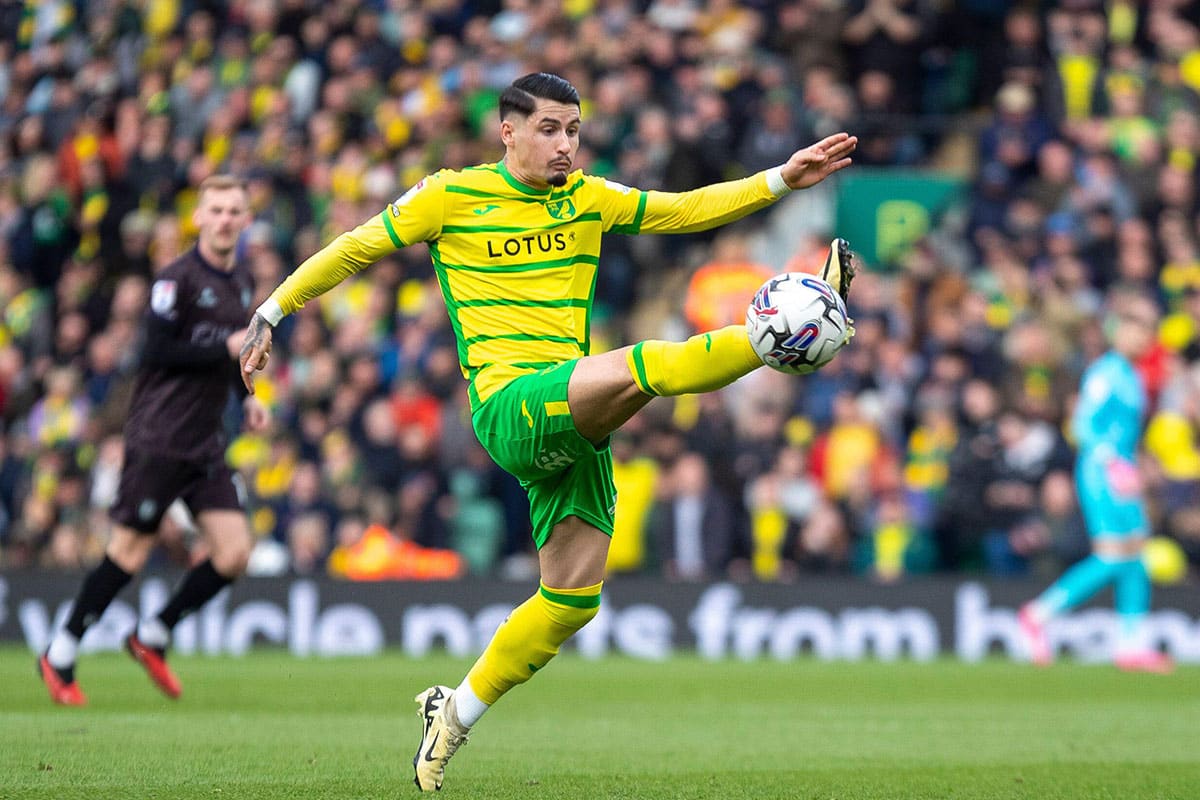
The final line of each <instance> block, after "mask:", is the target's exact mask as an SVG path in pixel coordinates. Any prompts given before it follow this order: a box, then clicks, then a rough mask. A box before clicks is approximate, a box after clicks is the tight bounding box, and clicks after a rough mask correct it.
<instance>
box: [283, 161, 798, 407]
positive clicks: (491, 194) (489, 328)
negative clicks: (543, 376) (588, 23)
mask: <svg viewBox="0 0 1200 800" xmlns="http://www.w3.org/2000/svg"><path fill="white" fill-rule="evenodd" d="M766 176H767V173H759V174H757V175H753V176H751V177H748V178H743V179H741V180H737V181H729V182H726V183H719V184H714V185H712V186H706V187H704V188H701V189H696V190H694V191H690V192H679V193H671V192H657V191H648V192H647V191H642V190H640V189H632V188H630V187H627V186H622V185H621V184H618V183H614V182H612V181H607V180H605V179H603V178H598V177H595V176H592V175H585V174H583V173H582V172H574V173H571V175H569V176H568V178H567V182H566V184H565V185H563V186H562V187H559V188H548V189H534V188H532V187H530V186H526V185H525V184H523V183H522V182H520V181H519V180H517V179H516V178H514V177H513V176H512V174H510V173H509V171H508V169H507V168H506V166H505V164H504V162H500V163H497V164H482V165H479V166H476V167H469V168H467V169H463V170H442V171H440V172H438V173H436V174H434V175H431V176H429V177H427V178H425V179H424V180H422V181H421V182H419V183H417V184H416V185H415V186H413V187H412V188H411V189H409V190H408V191H407V192H405V194H404V195H403V196H402V197H400V198H399V199H398V200H397V201H396V202H394V203H392V204H390V205H389V206H388V207H387V208H386V209H384V210H383V212H382V213H380V214H378V215H377V216H375V217H373V218H371V219H370V220H368V221H367V222H365V223H363V224H362V225H360V226H358V227H357V228H355V229H354V230H352V231H349V232H347V233H344V234H342V235H341V236H339V237H338V238H337V239H335V240H334V241H333V242H331V243H330V244H329V245H328V246H327V247H325V248H324V249H323V250H321V251H320V252H318V253H317V254H315V255H314V256H312V257H311V258H309V259H308V260H307V261H305V262H304V263H303V264H301V265H300V266H299V267H298V268H297V269H296V271H295V272H294V273H292V275H291V276H289V277H288V278H287V280H285V281H284V282H283V283H282V284H281V285H280V286H279V287H278V288H277V289H276V290H275V292H274V293H273V294H272V295H271V300H272V301H274V302H275V303H277V304H278V306H279V309H280V310H281V311H282V313H283V314H290V313H292V312H293V311H296V310H297V309H299V308H300V307H301V306H303V305H304V303H305V302H306V301H307V300H310V299H312V298H313V297H316V296H318V295H320V294H322V293H323V292H325V291H327V290H329V289H330V288H332V287H333V286H335V285H337V284H338V283H339V282H341V281H342V280H344V279H345V278H346V277H348V276H349V275H351V274H353V273H355V272H357V271H359V270H361V269H362V268H364V267H366V266H368V265H370V264H372V263H374V262H375V261H378V260H379V259H380V258H382V257H384V256H386V255H387V254H389V253H391V252H392V251H394V250H396V249H398V248H401V247H405V246H406V245H410V244H413V243H415V242H426V243H428V245H429V251H430V254H431V256H432V259H433V266H434V269H435V270H436V272H437V278H438V283H439V285H440V286H441V290H442V295H443V297H444V298H445V301H446V308H447V310H448V312H449V315H450V322H451V325H452V326H453V328H454V335H455V338H456V339H457V342H458V359H459V363H460V364H461V365H462V371H463V375H464V376H465V377H466V378H467V380H468V381H469V382H470V387H469V393H470V399H471V407H472V409H475V408H478V407H479V405H480V404H481V403H483V402H485V401H486V400H487V399H488V398H489V397H490V396H491V395H492V394H494V393H495V392H496V391H497V390H498V389H500V388H501V387H503V386H504V385H505V384H507V383H508V382H509V381H511V380H513V379H514V378H516V377H517V376H519V375H522V374H525V373H527V372H533V371H536V370H539V369H542V368H545V367H548V366H550V365H552V364H557V363H561V362H563V361H568V360H570V359H573V358H578V357H580V356H584V355H587V354H588V353H589V350H590V347H591V340H590V336H589V327H590V322H591V311H592V299H593V296H594V293H595V287H596V270H597V267H598V265H599V263H600V240H601V235H602V234H603V233H605V232H609V231H611V232H614V233H686V232H690V231H700V230H705V229H708V228H712V227H716V226H718V225H722V224H724V223H726V222H731V221H733V220H735V219H739V218H741V217H743V216H745V215H747V214H749V213H751V212H753V211H756V210H758V209H760V208H763V207H765V206H767V205H769V204H770V203H772V202H773V201H775V200H776V199H777V197H778V195H777V194H776V193H775V192H773V191H772V189H771V187H770V186H769V185H768V179H767V177H766ZM776 185H777V182H776ZM274 321H276V320H272V322H274Z"/></svg>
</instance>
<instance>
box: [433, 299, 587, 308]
mask: <svg viewBox="0 0 1200 800" xmlns="http://www.w3.org/2000/svg"><path fill="white" fill-rule="evenodd" d="M455 305H457V306H458V307H459V308H488V307H490V306H514V307H520V308H587V307H588V306H590V305H591V301H589V300H587V299H584V298H577V297H572V298H568V299H566V300H506V299H503V298H494V297H481V298H479V299H478V300H463V301H462V302H461V303H456V304H455Z"/></svg>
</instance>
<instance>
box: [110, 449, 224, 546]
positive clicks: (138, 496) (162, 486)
mask: <svg viewBox="0 0 1200 800" xmlns="http://www.w3.org/2000/svg"><path fill="white" fill-rule="evenodd" d="M240 481H241V478H240V477H239V476H238V475H237V474H236V473H235V472H234V471H233V470H231V469H230V468H229V466H228V465H227V464H225V462H224V461H223V460H219V461H218V460H214V461H211V462H208V463H197V462H194V461H181V460H179V459H177V458H166V457H164V456H158V455H152V454H150V453H146V452H144V451H138V450H129V449H126V451H125V466H124V467H123V468H122V469H121V482H120V484H119V485H118V487H117V499H116V502H114V503H113V506H112V509H110V510H109V516H110V517H112V519H113V521H114V522H116V523H118V524H120V525H124V526H126V527H128V528H132V529H133V530H135V531H137V532H138V533H145V534H154V533H157V532H158V524H159V523H160V522H162V518H163V514H165V513H166V511H167V507H168V506H170V505H171V503H173V502H175V500H176V499H177V498H179V499H182V500H183V502H184V503H186V504H187V507H188V508H189V509H190V510H191V512H192V513H193V514H199V513H200V512H201V511H210V510H219V509H231V510H235V511H241V510H243V508H244V505H243V503H242V494H243V493H242V492H241V491H239V485H240Z"/></svg>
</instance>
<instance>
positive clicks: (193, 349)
mask: <svg viewBox="0 0 1200 800" xmlns="http://www.w3.org/2000/svg"><path fill="white" fill-rule="evenodd" d="M253 295H254V284H253V280H252V279H251V277H250V272H249V270H248V269H246V267H245V265H243V264H238V265H237V266H235V267H234V269H233V271H232V272H223V271H222V270H219V269H217V268H216V267H214V266H212V265H211V264H209V263H208V262H206V261H205V260H204V258H203V257H201V255H200V252H199V251H198V250H197V249H196V248H194V247H193V248H192V249H191V250H189V251H188V252H187V253H185V254H183V255H182V256H180V257H179V258H178V259H177V260H175V261H174V262H172V263H171V264H170V265H169V266H167V267H166V268H165V269H163V270H162V271H161V272H160V273H159V274H158V278H157V280H155V282H154V285H153V286H152V287H151V289H150V307H149V308H148V309H147V310H146V325H145V336H144V344H143V347H142V358H141V368H140V370H139V371H138V376H137V383H136V384H135V385H134V389H133V400H132V401H131V403H130V407H129V420H128V421H127V422H126V423H125V444H126V447H128V448H131V449H136V450H145V451H149V452H153V453H155V454H158V455H161V456H170V457H172V458H179V459H186V460H190V461H208V460H211V459H214V458H220V457H221V456H222V455H223V453H224V451H225V435H224V431H223V429H222V426H221V417H222V415H223V414H224V411H225V407H226V404H227V403H228V401H229V390H230V389H231V388H238V389H241V391H242V394H243V395H244V394H245V389H244V388H242V382H241V379H240V377H239V376H238V369H237V362H236V361H234V360H233V359H232V358H230V356H229V351H228V350H227V349H226V347H225V340H226V339H227V338H228V337H229V335H230V334H231V333H233V332H234V331H236V330H239V329H241V328H243V327H245V325H246V323H247V321H248V320H249V318H250V301H251V300H252V299H253Z"/></svg>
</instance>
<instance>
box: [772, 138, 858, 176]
mask: <svg viewBox="0 0 1200 800" xmlns="http://www.w3.org/2000/svg"><path fill="white" fill-rule="evenodd" d="M856 147H858V137H857V136H851V135H850V134H848V133H835V134H833V135H832V136H826V137H825V138H824V139H822V140H821V141H819V142H817V143H816V144H810V145H809V146H808V147H806V148H804V149H803V150H797V151H796V152H795V153H792V157H791V158H789V159H788V160H787V163H786V164H784V165H783V167H782V168H781V169H780V176H781V177H782V178H783V182H784V183H786V184H787V185H788V188H789V189H807V188H808V187H810V186H815V185H816V184H818V183H820V182H821V181H823V180H825V179H826V178H828V177H829V176H830V175H832V174H833V173H835V172H837V171H838V170H840V169H845V168H846V167H848V166H850V154H851V153H853V152H854V149H855V148H856Z"/></svg>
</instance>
